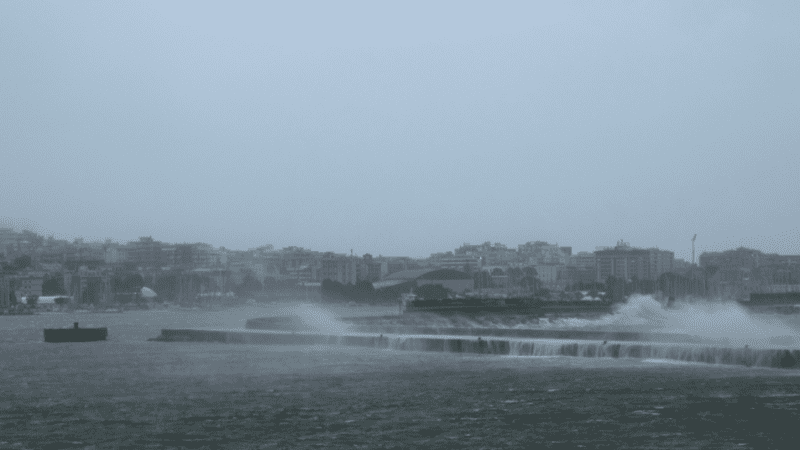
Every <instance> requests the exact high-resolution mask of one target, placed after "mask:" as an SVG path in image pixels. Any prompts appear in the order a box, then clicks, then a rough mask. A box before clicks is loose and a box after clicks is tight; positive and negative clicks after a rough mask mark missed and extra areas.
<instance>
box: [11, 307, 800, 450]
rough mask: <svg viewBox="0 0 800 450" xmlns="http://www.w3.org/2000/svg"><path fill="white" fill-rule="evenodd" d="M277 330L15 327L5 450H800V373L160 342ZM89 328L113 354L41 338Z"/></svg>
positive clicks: (57, 320)
mask: <svg viewBox="0 0 800 450" xmlns="http://www.w3.org/2000/svg"><path fill="white" fill-rule="evenodd" d="M347 312H349V311H347ZM270 313H278V314H280V313H282V312H281V311H278V310H277V309H276V310H267V309H262V308H241V309H235V310H228V311H225V312H213V313H212V312H203V311H180V312H136V313H125V314H113V315H112V314H109V315H102V314H85V315H82V316H71V315H69V316H67V315H42V316H33V317H0V448H87V447H88V448H98V449H99V448H443V449H444V448H447V449H450V448H530V447H532V446H536V447H543V448H753V449H761V448H794V447H795V446H796V444H797V442H798V438H800V431H798V427H796V426H794V425H793V424H794V423H796V422H797V420H798V418H800V417H799V416H798V406H799V405H800V373H799V372H797V371H786V370H778V369H753V368H745V367H730V366H712V365H702V364H680V363H674V362H667V361H653V360H644V361H642V360H625V359H620V360H615V359H588V358H569V357H554V358H518V357H517V358H515V357H499V356H489V355H473V356H468V355H459V354H441V353H416V352H397V351H390V350H379V349H363V348H343V347H331V346H312V347H271V346H257V345H225V344H196V343H163V342H147V341H146V339H147V338H149V337H155V336H156V335H157V334H158V331H159V330H160V328H166V327H180V326H195V327H197V326H212V327H230V328H234V327H242V326H243V322H244V321H245V320H246V319H247V318H252V317H259V316H263V315H267V314H270ZM339 314H341V312H339ZM76 320H78V321H80V322H81V324H82V325H85V326H89V325H92V324H93V325H99V326H108V327H109V333H110V339H111V340H109V341H107V342H98V343H86V344H80V345H73V344H45V343H43V342H41V329H42V328H44V327H48V326H69V325H71V323H72V322H73V321H76ZM321 320H327V318H325V317H322V319H321Z"/></svg>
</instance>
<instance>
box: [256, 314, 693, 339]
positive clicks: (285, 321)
mask: <svg viewBox="0 0 800 450" xmlns="http://www.w3.org/2000/svg"><path fill="white" fill-rule="evenodd" d="M245 327H246V328H247V329H252V330H281V331H312V328H311V327H309V326H307V325H305V324H304V323H303V322H302V321H301V320H300V319H299V318H296V317H289V316H285V317H260V318H257V319H249V320H248V321H247V323H246V325H245ZM348 330H349V331H352V332H355V333H370V334H404V335H450V336H452V335H457V336H492V337H512V338H532V339H572V340H595V341H647V342H671V343H702V342H703V338H702V337H700V336H692V335H688V334H679V333H653V332H641V331H612V330H577V329H554V328H489V327H458V326H456V327H453V326H441V327H440V326H419V325H405V324H391V323H370V322H368V321H365V320H358V321H353V322H352V323H351V324H350V325H349V327H348Z"/></svg>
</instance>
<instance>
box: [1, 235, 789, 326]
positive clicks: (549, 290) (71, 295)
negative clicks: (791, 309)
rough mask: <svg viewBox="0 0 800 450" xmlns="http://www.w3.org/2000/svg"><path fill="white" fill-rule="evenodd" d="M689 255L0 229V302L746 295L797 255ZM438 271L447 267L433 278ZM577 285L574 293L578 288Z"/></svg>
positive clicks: (777, 283) (4, 305) (782, 272)
mask: <svg viewBox="0 0 800 450" xmlns="http://www.w3.org/2000/svg"><path fill="white" fill-rule="evenodd" d="M699 260H700V264H699V265H697V266H696V265H693V264H692V263H689V262H686V261H683V260H680V259H676V258H675V257H674V253H673V252H671V251H668V250H661V249H657V248H637V247H632V246H631V245H630V244H628V243H626V242H623V241H619V242H618V243H617V245H615V246H613V247H598V248H597V249H596V251H594V252H578V253H575V254H573V252H572V248H571V247H569V246H560V245H558V244H550V243H547V242H543V241H532V242H527V243H524V244H520V245H518V246H517V247H516V248H513V247H507V246H506V245H504V244H501V243H491V242H485V243H483V244H477V245H473V244H464V245H462V246H461V247H459V248H457V249H455V250H453V251H448V252H444V253H435V254H432V255H431V256H430V257H429V258H410V257H405V256H396V257H389V256H382V255H379V256H373V255H371V254H365V255H362V256H358V255H355V254H353V253H352V252H351V253H350V254H342V253H334V252H325V251H316V250H309V249H304V248H300V247H286V248H282V249H275V248H274V247H273V246H271V245H265V246H261V247H256V248H252V249H250V250H246V251H241V250H230V249H226V248H225V247H214V246H212V245H209V244H205V243H179V244H176V243H167V242H161V241H158V240H155V239H153V238H152V237H141V238H139V239H138V240H135V241H131V242H127V243H124V244H121V243H117V242H112V241H106V242H84V241H83V240H80V239H76V240H73V241H72V242H69V241H66V240H59V239H54V238H53V237H44V236H40V235H38V234H36V233H33V232H31V231H16V230H12V229H8V228H4V229H0V263H2V275H0V277H1V278H0V311H6V310H9V309H14V308H15V307H21V306H27V305H28V304H34V303H36V302H37V299H42V301H43V302H45V300H46V302H48V303H49V304H51V305H54V304H56V302H55V299H59V298H60V299H61V300H60V301H59V302H58V303H67V304H68V305H71V306H72V307H103V306H118V305H127V306H130V307H136V306H141V307H144V306H145V305H146V304H147V303H152V302H154V301H155V302H170V303H175V304H181V305H203V304H230V303H235V302H236V301H244V299H249V298H256V299H259V298H260V299H280V298H288V297H292V298H307V299H315V300H316V299H320V300H322V301H325V300H330V301H340V300H352V299H356V300H363V301H366V300H371V301H386V302H391V301H395V300H396V299H397V298H398V297H399V296H400V295H402V294H403V293H408V292H412V291H414V289H418V288H420V287H421V286H423V285H430V284H437V285H439V286H441V287H444V288H446V289H447V292H448V293H449V294H450V295H494V296H504V295H505V296H507V295H515V296H520V295H522V296H545V297H549V298H554V299H563V300H571V299H576V298H580V297H582V296H583V297H585V296H586V295H589V294H588V293H589V292H591V295H590V297H591V296H595V297H596V296H598V295H600V294H601V293H602V294H604V295H605V298H607V299H611V300H615V301H621V299H623V298H624V297H625V296H626V295H629V294H631V293H634V292H640V293H657V292H660V293H662V294H664V295H665V296H684V295H689V294H692V295H696V296H707V297H711V298H726V299H746V298H747V296H748V295H749V294H751V293H754V292H789V291H791V292H795V291H800V256H782V255H768V254H763V253H761V252H759V251H757V250H749V249H745V248H739V249H735V250H729V251H725V252H716V253H703V254H702V255H700V258H699ZM437 274H439V275H441V276H444V275H445V274H446V277H444V278H442V279H441V280H440V279H438V278H436V276H437ZM456 275H457V276H456ZM431 277H433V278H431ZM467 281H468V282H467ZM143 288H144V289H147V291H143ZM428 290H429V291H430V289H428ZM143 292H154V293H155V294H153V295H155V296H153V295H149V296H148V295H144V294H143ZM576 292H582V294H580V295H578V296H577V297H576V295H577V294H576ZM40 306H42V305H40Z"/></svg>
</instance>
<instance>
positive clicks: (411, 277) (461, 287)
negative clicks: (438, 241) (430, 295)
mask: <svg viewBox="0 0 800 450" xmlns="http://www.w3.org/2000/svg"><path fill="white" fill-rule="evenodd" d="M406 283H407V284H408V285H409V286H412V285H413V286H423V285H426V284H438V285H440V286H443V287H445V288H447V289H450V290H451V291H453V292H456V293H462V292H464V291H468V290H472V289H473V288H474V287H475V281H474V280H473V279H472V276H470V274H468V273H466V272H462V271H460V270H455V269H440V268H428V269H415V270H403V271H400V272H395V273H393V274H390V275H388V276H386V277H385V278H384V279H383V280H382V281H379V282H378V283H375V288H376V289H380V288H382V287H389V286H397V285H400V284H406ZM384 284H385V286H384Z"/></svg>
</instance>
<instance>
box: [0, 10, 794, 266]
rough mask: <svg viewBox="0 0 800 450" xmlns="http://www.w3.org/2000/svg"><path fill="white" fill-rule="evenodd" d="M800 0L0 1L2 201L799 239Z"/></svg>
mask: <svg viewBox="0 0 800 450" xmlns="http://www.w3.org/2000/svg"><path fill="white" fill-rule="evenodd" d="M799 5H800V3H798V2H796V1H787V2H736V1H724V2H694V1H693V2H664V3H659V2H651V1H648V2H602V3H601V2H584V1H581V2H561V1H559V2H551V3H536V4H534V3H532V2H519V3H514V2H466V1H454V2H410V1H402V2H399V1H398V2H393V3H391V4H390V3H389V2H374V1H365V2H345V1H336V2H300V1H295V2H274V3H266V2H198V1H192V2H176V1H172V2H161V1H157V2H102V3H101V2H60V1H58V2H56V1H53V2H47V3H41V2H33V1H20V2H12V1H4V2H1V3H0V154H2V167H3V170H2V174H0V221H2V222H3V223H0V225H3V224H5V225H9V224H11V225H14V224H17V225H18V224H33V226H35V227H38V230H39V231H40V232H42V233H44V234H50V233H53V234H55V235H56V236H62V237H75V236H82V237H84V238H86V239H104V238H112V239H115V240H120V241H127V240H131V239H136V238H138V237H139V236H147V235H152V236H153V237H154V238H155V239H160V240H164V241H168V242H195V241H205V242H208V243H211V244H213V245H215V246H226V247H228V248H234V249H246V248H249V247H255V246H258V245H261V244H266V243H272V244H274V245H275V246H276V247H284V246H289V245H297V246H302V247H308V248H312V249H315V250H321V251H324V250H332V251H337V252H349V251H350V249H351V248H352V249H354V250H355V252H356V253H358V254H363V253H367V252H369V253H372V254H374V255H377V254H383V255H410V256H427V255H429V254H430V253H432V252H439V251H447V250H452V249H454V248H455V247H458V246H459V245H461V244H462V243H464V242H470V243H480V242H484V241H492V242H502V243H505V244H507V245H509V246H516V245H517V244H520V243H524V242H527V241H531V240H545V241H550V242H558V243H559V244H561V245H572V246H573V248H574V251H580V250H594V248H595V247H596V246H602V245H614V244H615V243H616V241H617V240H618V239H624V240H626V241H628V242H630V243H631V244H632V245H634V246H641V247H650V246H658V247H661V248H665V249H669V250H673V251H675V252H676V256H677V257H684V258H687V259H689V258H691V242H690V240H691V237H692V235H693V234H694V233H697V234H698V238H697V248H698V253H699V252H700V251H702V250H723V249H728V248H735V247H737V246H740V245H745V246H750V247H755V248H758V249H761V250H764V251H768V252H778V253H800V224H798V222H799V220H798V219H800V195H798V194H800V186H798V180H799V179H800V106H799V105H800V90H799V89H798V84H799V83H800V26H798V23H800V6H799Z"/></svg>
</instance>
